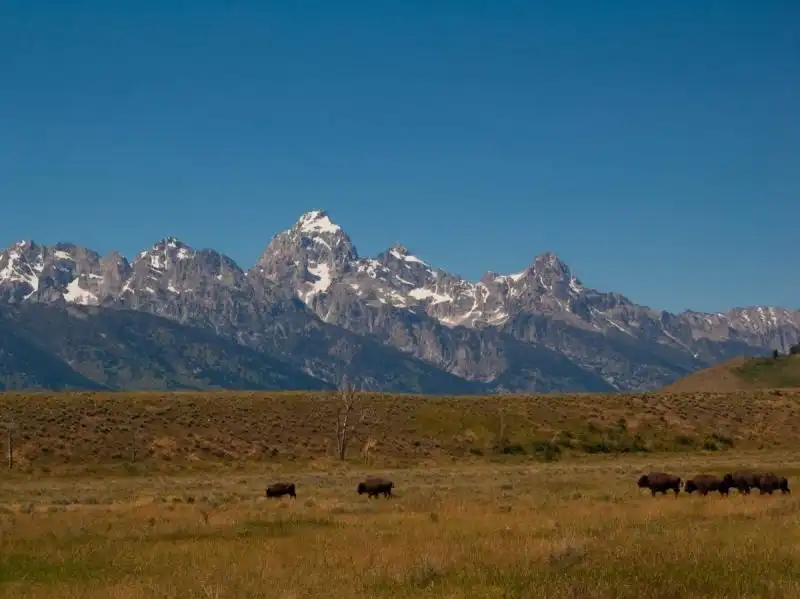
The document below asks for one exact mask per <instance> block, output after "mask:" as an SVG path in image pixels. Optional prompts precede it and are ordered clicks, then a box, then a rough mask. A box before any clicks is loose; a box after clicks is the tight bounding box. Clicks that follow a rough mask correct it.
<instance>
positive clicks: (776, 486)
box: [755, 472, 792, 495]
mask: <svg viewBox="0 0 800 599" xmlns="http://www.w3.org/2000/svg"><path fill="white" fill-rule="evenodd" d="M755 487H756V488H757V489H758V490H759V493H760V494H761V495H765V494H768V495H772V494H773V493H774V492H775V491H781V492H782V493H784V494H787V493H791V492H792V491H791V489H789V481H788V480H787V479H786V477H785V476H777V475H776V474H775V473H773V472H766V473H763V474H761V475H760V476H759V477H758V478H757V479H756V484H755Z"/></svg>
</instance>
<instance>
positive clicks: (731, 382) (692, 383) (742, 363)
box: [664, 356, 800, 393]
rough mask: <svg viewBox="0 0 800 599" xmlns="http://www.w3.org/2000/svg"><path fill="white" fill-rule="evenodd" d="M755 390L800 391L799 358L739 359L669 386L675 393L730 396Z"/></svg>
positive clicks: (691, 375)
mask: <svg viewBox="0 0 800 599" xmlns="http://www.w3.org/2000/svg"><path fill="white" fill-rule="evenodd" d="M754 389H800V356H780V357H779V358H778V359H777V360H776V359H773V358H772V357H768V358H736V359H734V360H730V361H728V362H724V363H722V364H717V365H715V366H712V367H711V368H706V369H705V370H700V371H699V372H695V373H693V374H690V375H689V376H687V377H684V378H682V379H680V380H677V381H675V382H674V383H672V384H671V385H667V386H666V387H665V388H664V390H665V391H669V392H675V393H698V392H716V393H730V392H736V391H747V390H754Z"/></svg>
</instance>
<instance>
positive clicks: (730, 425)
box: [0, 390, 800, 474]
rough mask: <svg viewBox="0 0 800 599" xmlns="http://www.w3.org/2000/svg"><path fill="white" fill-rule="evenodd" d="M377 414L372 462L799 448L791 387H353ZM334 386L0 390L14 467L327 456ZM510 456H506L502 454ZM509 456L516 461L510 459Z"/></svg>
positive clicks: (369, 440)
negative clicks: (602, 391) (477, 393)
mask: <svg viewBox="0 0 800 599" xmlns="http://www.w3.org/2000/svg"><path fill="white" fill-rule="evenodd" d="M364 402H365V404H366V405H367V406H368V407H370V408H371V410H372V412H373V414H374V417H375V420H377V422H376V423H375V424H373V425H371V426H370V427H368V428H366V429H364V430H363V431H361V433H360V434H359V435H358V436H357V437H356V438H355V439H354V442H353V444H352V446H351V450H350V453H349V455H350V456H351V458H352V459H353V460H355V461H356V462H359V463H366V464H368V465H372V466H375V467H406V466H411V465H418V466H424V465H430V464H436V463H441V462H442V461H443V460H444V461H448V460H456V459H457V460H461V461H463V460H465V459H469V460H478V461H482V460H483V461H485V460H486V459H488V458H491V459H496V458H497V457H498V454H501V453H503V452H502V450H501V444H500V442H499V432H500V411H501V410H502V411H503V412H504V414H505V416H504V420H505V424H506V429H507V430H506V433H507V437H508V439H507V443H506V444H505V445H504V447H505V454H506V456H505V458H504V459H512V458H513V456H528V457H536V458H538V459H542V460H558V459H565V458H568V457H570V456H574V455H582V454H586V453H611V454H614V453H621V452H651V453H652V452H670V451H699V450H702V449H706V450H710V451H718V450H727V449H731V448H733V449H759V448H761V449H780V448H788V447H799V446H800V392H797V391H785V390H774V391H749V392H740V393H732V394H722V393H703V392H701V393H684V394H680V393H678V394H667V393H650V394H630V395H588V394H586V395H572V396H558V395H538V396H506V397H498V396H494V397H429V396H413V395H395V396H389V395H377V394H370V395H365V396H364ZM334 403H335V400H334V397H333V396H330V395H328V396H324V397H322V398H321V397H320V396H315V395H311V394H303V393H273V394H266V393H242V392H224V393H74V394H47V393H45V394H35V395H24V394H4V395H1V396H0V422H2V421H5V420H8V419H12V420H14V421H15V422H16V423H17V425H18V429H17V431H16V432H15V433H14V435H15V436H14V443H15V459H16V465H17V468H18V469H19V470H21V471H22V472H43V473H50V474H55V473H61V472H66V473H69V472H86V471H91V470H96V471H101V470H102V471H105V472H109V471H114V469H116V470H118V471H119V472H123V471H124V470H125V469H128V470H131V467H130V462H131V461H132V459H133V456H132V453H133V450H134V449H135V452H136V464H135V468H134V470H136V471H138V472H148V471H149V472H153V471H162V472H169V471H186V470H187V469H204V468H205V469H208V468H211V469H214V470H220V469H222V470H225V469H237V468H243V467H246V466H247V464H253V463H258V464H267V465H270V466H271V467H273V468H276V469H280V468H287V467H289V468H293V467H297V466H298V465H300V464H312V466H311V467H314V466H313V464H317V465H318V467H319V468H321V469H328V468H330V467H331V466H330V461H331V460H330V457H329V456H330V455H331V454H332V449H333V448H332V437H333V432H334V422H335V417H334ZM509 456H511V457H509ZM520 459H522V458H521V457H520Z"/></svg>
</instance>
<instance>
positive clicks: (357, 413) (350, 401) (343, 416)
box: [336, 376, 375, 460]
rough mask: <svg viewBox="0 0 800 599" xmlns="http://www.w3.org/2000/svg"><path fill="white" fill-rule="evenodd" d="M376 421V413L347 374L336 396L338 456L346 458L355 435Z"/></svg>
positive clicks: (342, 458)
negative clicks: (364, 401) (367, 404)
mask: <svg viewBox="0 0 800 599" xmlns="http://www.w3.org/2000/svg"><path fill="white" fill-rule="evenodd" d="M374 423H375V417H374V414H373V413H372V411H371V410H369V409H367V408H366V407H365V406H364V405H363V400H362V398H361V397H360V396H359V394H358V393H357V391H356V390H355V389H354V388H353V387H352V386H351V385H350V383H349V381H348V379H347V377H346V376H345V377H344V379H343V380H342V384H341V386H340V389H339V392H338V393H337V396H336V456H337V457H338V458H339V459H340V460H344V459H345V457H346V456H347V448H348V446H349V445H350V441H351V440H352V439H353V437H354V436H355V435H357V434H358V432H359V431H360V430H361V429H362V428H365V427H367V426H370V425H372V424H374Z"/></svg>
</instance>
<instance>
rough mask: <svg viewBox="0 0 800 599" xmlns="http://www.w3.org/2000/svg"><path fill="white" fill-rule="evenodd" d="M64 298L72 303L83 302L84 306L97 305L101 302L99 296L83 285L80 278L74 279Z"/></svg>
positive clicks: (68, 286)
mask: <svg viewBox="0 0 800 599" xmlns="http://www.w3.org/2000/svg"><path fill="white" fill-rule="evenodd" d="M64 300H65V301H66V302H68V303H70V304H81V305H84V306H90V305H97V304H99V303H100V302H99V301H98V299H97V296H96V295H95V294H94V293H92V292H91V291H89V290H87V289H84V288H83V287H81V280H80V278H76V279H73V280H72V281H71V282H70V283H69V284H68V285H67V290H66V291H65V292H64Z"/></svg>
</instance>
